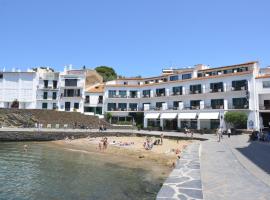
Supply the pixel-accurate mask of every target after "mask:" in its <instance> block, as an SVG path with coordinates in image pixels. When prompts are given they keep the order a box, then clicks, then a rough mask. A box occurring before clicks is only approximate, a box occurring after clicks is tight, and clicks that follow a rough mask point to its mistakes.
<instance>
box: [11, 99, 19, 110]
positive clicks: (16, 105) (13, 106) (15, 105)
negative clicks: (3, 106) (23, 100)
mask: <svg viewBox="0 0 270 200" xmlns="http://www.w3.org/2000/svg"><path fill="white" fill-rule="evenodd" d="M10 107H11V108H19V101H18V100H17V99H14V101H13V102H12V104H11V106H10Z"/></svg>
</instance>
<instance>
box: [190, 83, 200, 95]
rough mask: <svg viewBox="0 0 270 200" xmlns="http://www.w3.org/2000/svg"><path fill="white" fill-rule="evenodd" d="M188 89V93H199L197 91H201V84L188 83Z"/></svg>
mask: <svg viewBox="0 0 270 200" xmlns="http://www.w3.org/2000/svg"><path fill="white" fill-rule="evenodd" d="M189 90H190V94H199V93H202V86H201V84H198V85H190V86H189Z"/></svg>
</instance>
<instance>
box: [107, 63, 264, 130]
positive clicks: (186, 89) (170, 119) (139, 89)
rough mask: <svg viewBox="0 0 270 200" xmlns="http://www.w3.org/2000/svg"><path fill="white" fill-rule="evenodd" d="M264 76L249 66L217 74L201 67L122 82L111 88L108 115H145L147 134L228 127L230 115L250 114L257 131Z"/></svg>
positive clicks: (111, 84) (223, 69)
mask: <svg viewBox="0 0 270 200" xmlns="http://www.w3.org/2000/svg"><path fill="white" fill-rule="evenodd" d="M258 74H259V68H258V63H257V62H249V63H244V64H238V65H232V66H225V67H217V68H209V67H208V66H205V65H196V66H194V67H193V68H185V69H167V70H163V73H162V75H161V76H158V77H150V78H126V79H118V80H115V81H110V82H107V83H106V85H105V89H104V110H105V112H111V113H112V115H113V116H114V118H118V119H120V120H123V119H126V118H128V117H129V116H133V114H131V113H134V112H143V113H144V127H145V128H146V127H148V126H156V127H161V128H162V129H170V130H171V129H172V130H175V129H178V128H183V127H186V126H188V127H191V128H196V129H203V128H217V127H219V126H225V123H224V114H225V112H227V111H231V110H234V111H244V112H246V113H247V115H248V128H249V129H251V128H257V127H258V126H259V125H258V123H259V122H258V120H257V119H258V118H259V116H258V112H256V99H257V96H256V95H257V94H256V92H255V91H256V89H255V88H256V80H257V79H255V78H256V76H258ZM258 80H259V79H258ZM267 98H268V97H267Z"/></svg>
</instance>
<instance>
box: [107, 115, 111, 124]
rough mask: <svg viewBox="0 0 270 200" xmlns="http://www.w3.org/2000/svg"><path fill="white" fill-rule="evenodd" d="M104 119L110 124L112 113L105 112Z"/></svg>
mask: <svg viewBox="0 0 270 200" xmlns="http://www.w3.org/2000/svg"><path fill="white" fill-rule="evenodd" d="M106 119H107V120H108V121H109V122H110V124H111V123H112V113H110V112H107V113H106Z"/></svg>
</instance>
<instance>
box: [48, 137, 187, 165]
mask: <svg viewBox="0 0 270 200" xmlns="http://www.w3.org/2000/svg"><path fill="white" fill-rule="evenodd" d="M146 138H147V137H136V136H131V137H107V141H108V147H107V148H106V149H103V148H101V149H100V147H99V143H101V140H102V139H103V138H102V137H96V138H83V139H75V140H59V141H54V142H53V143H54V144H57V145H60V146H62V147H64V148H67V149H69V150H73V151H76V150H80V151H85V152H88V153H91V152H92V153H99V154H103V155H109V156H110V157H111V158H113V157H115V156H117V157H118V158H117V160H119V158H122V159H125V158H132V159H133V160H136V161H139V162H143V161H151V162H153V161H154V162H155V163H156V164H158V165H163V166H166V167H168V168H170V169H171V168H173V163H174V162H175V161H176V159H177V158H178V157H179V156H181V152H182V150H183V149H184V148H185V147H186V146H187V145H189V144H190V143H191V142H192V140H173V139H167V138H163V144H162V145H161V144H159V145H153V148H152V149H151V150H146V149H145V148H144V143H145V141H146ZM148 139H150V140H151V141H152V142H154V141H155V140H157V139H160V138H158V137H151V138H148ZM119 162H121V161H120V160H119Z"/></svg>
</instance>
